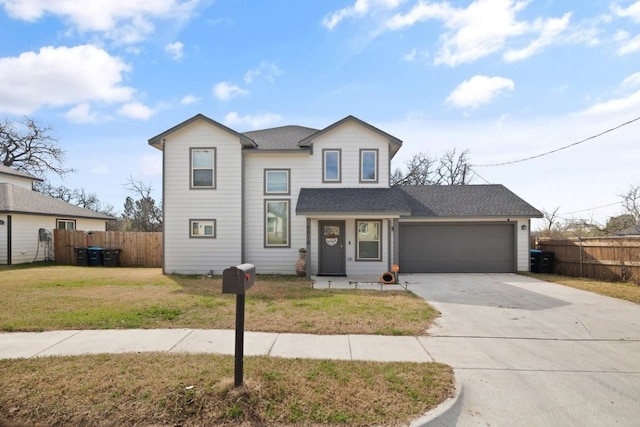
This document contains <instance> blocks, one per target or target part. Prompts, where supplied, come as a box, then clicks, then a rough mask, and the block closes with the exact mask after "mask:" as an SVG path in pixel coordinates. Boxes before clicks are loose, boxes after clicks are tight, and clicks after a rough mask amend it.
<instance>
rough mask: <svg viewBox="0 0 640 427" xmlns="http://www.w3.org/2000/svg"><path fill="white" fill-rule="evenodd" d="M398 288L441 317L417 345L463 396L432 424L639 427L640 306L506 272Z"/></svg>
mask: <svg viewBox="0 0 640 427" xmlns="http://www.w3.org/2000/svg"><path fill="white" fill-rule="evenodd" d="M401 280H402V281H408V282H409V289H410V290H411V291H413V292H414V293H416V294H417V295H419V296H421V297H423V298H425V299H426V300H427V301H428V302H429V303H430V304H432V305H433V306H435V307H436V308H437V309H438V310H439V311H440V312H441V316H440V318H439V319H438V320H437V321H436V324H435V325H434V326H433V327H432V328H430V329H429V331H428V336H427V337H424V338H420V339H421V340H422V342H423V344H424V346H425V348H426V349H427V350H428V351H429V353H430V355H431V356H432V357H433V359H434V360H435V361H437V362H442V363H446V364H449V365H451V366H452V367H453V368H454V369H455V373H456V377H457V379H458V381H459V383H460V384H461V385H462V387H463V390H464V392H463V396H462V399H461V404H459V405H456V409H455V410H454V411H449V413H447V414H446V416H444V417H442V418H440V419H439V420H437V422H438V423H439V425H457V426H462V427H464V426H480V425H482V426H609V425H617V426H638V425H640V403H639V402H640V400H639V399H640V305H637V304H634V303H630V302H627V301H621V300H617V299H614V298H609V297H603V296H599V295H596V294H593V293H590V292H585V291H580V290H576V289H572V288H569V287H565V286H561V285H556V284H552V283H547V282H543V281H540V280H536V279H532V278H529V277H525V276H519V275H515V274H412V275H403V276H402V277H401Z"/></svg>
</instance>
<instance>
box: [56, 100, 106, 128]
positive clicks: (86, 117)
mask: <svg viewBox="0 0 640 427" xmlns="http://www.w3.org/2000/svg"><path fill="white" fill-rule="evenodd" d="M64 116H65V117H66V118H67V120H69V121H70V122H73V123H98V122H99V121H100V116H99V115H98V113H96V112H95V111H93V110H92V109H91V105H90V104H89V103H88V102H83V103H81V104H78V105H76V106H75V107H73V108H72V109H71V110H69V111H67V113H66V114H65V115H64Z"/></svg>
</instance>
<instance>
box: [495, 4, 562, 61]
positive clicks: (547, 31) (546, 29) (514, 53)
mask: <svg viewBox="0 0 640 427" xmlns="http://www.w3.org/2000/svg"><path fill="white" fill-rule="evenodd" d="M570 19H571V13H565V14H564V15H563V17H562V18H549V19H540V18H539V19H536V21H535V22H534V24H533V26H534V28H535V29H536V30H537V31H539V33H540V35H539V36H538V38H537V39H535V40H534V41H532V42H531V43H529V45H528V46H526V47H524V48H522V49H518V50H508V51H507V52H505V54H504V59H505V60H506V61H507V62H512V61H517V60H521V59H525V58H529V57H530V56H533V55H534V54H536V53H537V52H539V51H540V50H542V48H544V47H546V46H549V45H551V44H553V43H554V42H556V41H557V40H558V37H559V36H560V34H562V32H564V31H565V30H566V29H567V27H568V26H569V20H570Z"/></svg>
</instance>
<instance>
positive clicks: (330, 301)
mask: <svg viewBox="0 0 640 427" xmlns="http://www.w3.org/2000/svg"><path fill="white" fill-rule="evenodd" d="M0 294H2V299H0V329H1V330H4V331H45V330H58V329H113V328H128V329H131V328H203V329H233V328H234V327H235V295H223V294H222V283H221V278H220V277H219V276H213V277H207V276H180V275H170V276H165V275H163V274H162V272H161V270H160V269H155V268H101V267H76V266H55V265H54V266H51V265H48V266H31V267H30V268H29V267H24V266H20V267H18V268H2V269H0ZM246 304H247V305H246V320H245V328H246V330H249V331H264V332H293V333H317V334H343V333H353V334H356V333H357V334H384V335H423V334H424V333H425V331H426V330H427V327H428V325H429V323H430V322H431V321H432V320H433V318H434V317H435V316H436V315H437V312H436V311H435V310H434V309H433V308H432V307H431V306H430V305H428V304H426V303H425V302H424V300H422V299H421V298H418V297H416V296H415V295H414V294H412V293H410V292H405V291H367V290H355V289H354V290H339V289H322V290H319V289H312V288H311V282H310V281H308V280H306V279H304V278H298V277H294V276H269V275H258V276H257V279H256V283H255V285H254V286H253V287H252V288H251V289H250V290H249V292H248V293H247V297H246Z"/></svg>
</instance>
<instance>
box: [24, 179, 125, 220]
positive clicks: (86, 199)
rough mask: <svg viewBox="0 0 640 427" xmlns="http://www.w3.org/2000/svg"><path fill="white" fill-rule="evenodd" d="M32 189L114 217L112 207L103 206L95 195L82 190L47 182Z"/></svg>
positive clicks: (40, 183) (37, 184) (108, 205)
mask: <svg viewBox="0 0 640 427" xmlns="http://www.w3.org/2000/svg"><path fill="white" fill-rule="evenodd" d="M34 189H35V190H36V191H38V192H40V193H42V194H46V195H47V196H51V197H54V198H56V199H60V200H64V201H65V202H67V203H71V204H73V205H76V206H80V207H81V208H86V209H91V210H92V211H96V212H100V213H103V214H105V215H111V216H114V215H115V214H114V212H113V206H111V205H110V204H108V203H107V204H103V203H102V202H101V201H100V199H98V196H97V195H96V194H95V193H89V192H87V190H85V189H84V188H80V189H71V188H69V187H65V186H64V185H59V186H55V185H52V184H51V183H50V182H48V181H44V182H39V183H36V184H35V185H34Z"/></svg>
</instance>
